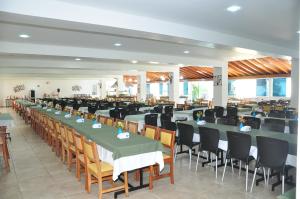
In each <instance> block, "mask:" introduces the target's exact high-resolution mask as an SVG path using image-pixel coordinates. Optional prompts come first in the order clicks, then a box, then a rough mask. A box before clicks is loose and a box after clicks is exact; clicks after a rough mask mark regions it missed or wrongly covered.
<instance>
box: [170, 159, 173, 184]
mask: <svg viewBox="0 0 300 199" xmlns="http://www.w3.org/2000/svg"><path fill="white" fill-rule="evenodd" d="M170 182H171V184H174V163H173V162H170Z"/></svg>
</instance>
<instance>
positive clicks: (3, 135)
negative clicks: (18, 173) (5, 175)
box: [0, 131, 10, 171]
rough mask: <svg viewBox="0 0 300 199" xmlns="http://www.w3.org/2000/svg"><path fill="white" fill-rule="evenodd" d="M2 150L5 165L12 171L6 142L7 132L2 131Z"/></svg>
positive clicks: (0, 138)
mask: <svg viewBox="0 0 300 199" xmlns="http://www.w3.org/2000/svg"><path fill="white" fill-rule="evenodd" d="M0 151H1V152H2V155H3V159H4V167H5V168H7V170H8V171H10V167H9V152H8V147H7V142H6V132H2V131H1V132H0Z"/></svg>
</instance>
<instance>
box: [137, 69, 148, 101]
mask: <svg viewBox="0 0 300 199" xmlns="http://www.w3.org/2000/svg"><path fill="white" fill-rule="evenodd" d="M137 80H138V86H137V100H138V101H145V100H146V94H147V92H146V89H147V77H146V71H141V72H139V74H138V76H137Z"/></svg>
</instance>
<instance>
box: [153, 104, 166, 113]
mask: <svg viewBox="0 0 300 199" xmlns="http://www.w3.org/2000/svg"><path fill="white" fill-rule="evenodd" d="M163 108H164V107H163V106H161V105H159V106H154V107H153V110H152V111H151V113H162V112H163Z"/></svg>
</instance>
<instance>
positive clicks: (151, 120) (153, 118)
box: [145, 113, 158, 126]
mask: <svg viewBox="0 0 300 199" xmlns="http://www.w3.org/2000/svg"><path fill="white" fill-rule="evenodd" d="M157 117H158V114H156V113H151V114H146V115H145V124H146V125H151V126H157Z"/></svg>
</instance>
